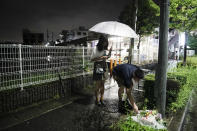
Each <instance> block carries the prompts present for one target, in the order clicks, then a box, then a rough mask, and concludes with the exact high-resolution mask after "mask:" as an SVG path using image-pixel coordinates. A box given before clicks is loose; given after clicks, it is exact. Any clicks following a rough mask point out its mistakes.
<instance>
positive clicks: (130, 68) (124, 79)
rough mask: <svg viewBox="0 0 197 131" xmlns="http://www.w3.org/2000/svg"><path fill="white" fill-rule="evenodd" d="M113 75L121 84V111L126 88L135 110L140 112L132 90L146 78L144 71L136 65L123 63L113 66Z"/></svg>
mask: <svg viewBox="0 0 197 131" xmlns="http://www.w3.org/2000/svg"><path fill="white" fill-rule="evenodd" d="M112 76H113V78H114V80H115V81H116V82H117V84H118V86H119V90H118V97H119V105H118V107H119V111H120V112H123V102H122V95H123V93H124V89H126V95H127V97H128V100H129V102H130V103H131V105H132V107H133V109H134V111H135V112H136V113H139V111H138V107H137V105H136V104H135V101H134V98H133V96H132V94H131V90H132V88H133V86H134V85H136V84H137V83H138V82H139V80H140V79H143V78H144V72H143V71H142V70H141V69H140V68H139V67H137V66H136V65H132V64H121V65H118V66H116V67H114V68H113V71H112Z"/></svg>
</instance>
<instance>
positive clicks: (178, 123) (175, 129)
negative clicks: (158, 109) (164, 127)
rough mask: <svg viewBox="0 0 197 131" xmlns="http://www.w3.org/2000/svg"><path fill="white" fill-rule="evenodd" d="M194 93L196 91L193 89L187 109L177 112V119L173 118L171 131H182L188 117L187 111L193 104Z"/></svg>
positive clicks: (169, 128) (169, 127) (170, 126)
mask: <svg viewBox="0 0 197 131" xmlns="http://www.w3.org/2000/svg"><path fill="white" fill-rule="evenodd" d="M193 91H194V90H193V89H192V91H191V93H190V96H189V99H188V101H187V104H186V106H185V108H184V109H183V110H181V111H179V112H177V113H176V115H175V116H176V117H173V118H172V120H171V122H170V125H169V126H168V130H169V131H181V129H182V126H183V122H184V119H185V116H186V114H187V111H188V107H189V105H190V103H191V98H192V94H193Z"/></svg>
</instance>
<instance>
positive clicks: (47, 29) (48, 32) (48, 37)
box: [47, 29, 49, 42]
mask: <svg viewBox="0 0 197 131" xmlns="http://www.w3.org/2000/svg"><path fill="white" fill-rule="evenodd" d="M48 40H49V31H48V29H47V42H48Z"/></svg>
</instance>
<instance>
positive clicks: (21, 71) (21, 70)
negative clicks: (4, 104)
mask: <svg viewBox="0 0 197 131" xmlns="http://www.w3.org/2000/svg"><path fill="white" fill-rule="evenodd" d="M19 62H20V76H21V85H20V87H21V91H22V90H23V67H22V55H21V44H19Z"/></svg>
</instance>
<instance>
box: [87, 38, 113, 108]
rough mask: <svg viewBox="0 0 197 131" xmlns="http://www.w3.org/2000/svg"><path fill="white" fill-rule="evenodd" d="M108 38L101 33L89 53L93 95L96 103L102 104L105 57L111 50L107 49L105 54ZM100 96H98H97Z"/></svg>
mask: <svg viewBox="0 0 197 131" xmlns="http://www.w3.org/2000/svg"><path fill="white" fill-rule="evenodd" d="M108 44H109V43H108V39H107V38H106V37H105V36H103V35H101V36H100V38H99V41H98V44H97V46H96V47H95V48H94V49H93V52H92V55H91V61H93V62H94V70H93V80H94V81H95V86H96V88H95V97H96V101H95V104H96V105H100V104H101V105H104V103H103V95H104V82H105V76H104V73H105V71H106V68H108V67H107V63H106V59H108V58H109V57H110V55H111V50H112V48H111V49H110V50H109V54H108V55H107V54H106V51H107V49H108ZM99 96H100V98H99Z"/></svg>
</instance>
